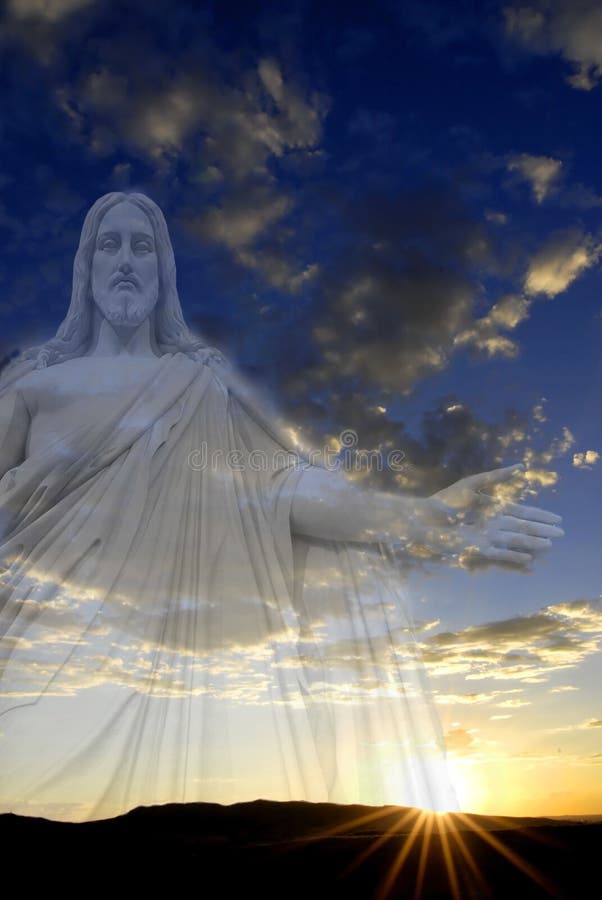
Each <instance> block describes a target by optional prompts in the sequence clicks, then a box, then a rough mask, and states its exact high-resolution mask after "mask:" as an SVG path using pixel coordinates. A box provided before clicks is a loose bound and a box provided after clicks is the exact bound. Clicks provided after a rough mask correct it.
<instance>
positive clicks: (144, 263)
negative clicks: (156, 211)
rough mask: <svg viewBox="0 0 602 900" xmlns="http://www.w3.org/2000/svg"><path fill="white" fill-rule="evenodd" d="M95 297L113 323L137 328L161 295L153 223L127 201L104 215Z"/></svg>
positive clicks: (94, 273) (95, 259)
mask: <svg viewBox="0 0 602 900" xmlns="http://www.w3.org/2000/svg"><path fill="white" fill-rule="evenodd" d="M91 275H92V296H93V298H94V301H95V303H96V305H97V306H98V307H99V309H100V311H101V312H102V314H103V316H104V317H105V318H106V319H107V320H108V321H109V322H110V323H111V324H112V325H125V326H128V325H129V326H131V327H136V326H138V325H140V324H141V323H142V322H144V320H145V319H146V318H147V317H148V316H149V315H150V313H151V312H152V310H153V308H154V306H155V304H156V302H157V300H158V297H159V263H158V258H157V250H156V246H155V236H154V234H153V226H152V224H151V222H150V219H149V218H148V216H147V215H146V213H145V212H144V211H143V210H141V209H139V207H137V206H135V205H134V204H133V203H129V202H128V201H122V202H121V203H118V204H117V205H116V206H113V207H112V209H110V210H109V211H108V212H107V213H106V214H105V215H104V216H103V218H102V220H101V222H100V225H99V227H98V234H97V235H96V246H95V248H94V255H93V257H92V273H91Z"/></svg>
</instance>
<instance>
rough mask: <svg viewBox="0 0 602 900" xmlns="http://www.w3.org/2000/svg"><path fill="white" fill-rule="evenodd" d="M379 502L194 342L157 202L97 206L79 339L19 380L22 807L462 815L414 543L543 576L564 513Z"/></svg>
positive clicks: (4, 665) (77, 290)
mask: <svg viewBox="0 0 602 900" xmlns="http://www.w3.org/2000/svg"><path fill="white" fill-rule="evenodd" d="M516 472H517V466H510V467H507V468H504V469H497V470H493V471H491V472H485V473H481V474H477V475H472V476H470V477H468V478H464V479H462V480H461V481H459V482H457V483H455V484H453V485H451V486H450V487H447V488H445V489H444V490H442V491H439V492H438V493H437V494H435V495H433V496H431V497H424V498H420V497H414V496H409V495H402V494H401V493H397V492H385V491H382V492H379V491H374V490H369V489H368V488H365V487H362V486H361V484H360V483H359V481H358V480H357V479H355V480H354V479H353V478H352V477H350V476H349V474H348V473H346V472H344V471H341V469H340V468H336V467H335V466H330V465H326V464H324V462H323V461H322V460H321V459H318V458H312V453H311V452H310V451H308V448H307V447H304V446H302V443H301V441H300V439H299V437H298V434H297V431H296V429H295V428H292V427H291V426H290V425H289V424H287V422H286V421H285V420H284V419H283V418H282V416H280V414H279V412H278V411H277V409H276V408H275V407H274V408H273V409H272V408H271V407H270V405H269V402H268V400H267V398H266V397H264V396H263V395H262V394H261V392H260V391H259V390H258V388H256V387H255V386H252V385H250V384H249V383H247V380H246V379H245V378H244V377H243V376H242V374H241V372H240V371H239V370H238V369H237V368H236V366H235V365H234V364H233V363H232V362H231V361H229V360H227V359H226V358H225V357H224V355H223V354H222V353H221V351H220V350H219V349H216V348H214V347H211V346H208V345H207V344H206V343H205V342H204V341H203V340H202V339H201V338H200V337H198V336H197V335H195V334H193V333H192V332H191V331H190V330H189V328H188V327H187V325H186V323H185V320H184V317H183V313H182V309H181V306H180V301H179V298H178V292H177V288H176V269H175V262H174V254H173V249H172V245H171V242H170V239H169V234H168V230H167V226H166V223H165V219H164V217H163V214H162V212H161V210H160V209H159V207H158V206H157V205H156V204H155V203H154V202H153V201H152V200H151V199H149V198H148V197H146V196H144V195H142V194H140V193H134V192H131V193H117V192H113V193H109V194H106V195H105V196H103V197H100V198H99V199H98V200H97V201H96V202H95V203H94V204H93V206H92V207H91V208H90V210H89V211H88V213H87V215H86V218H85V221H84V224H83V228H82V232H81V239H80V244H79V248H78V250H77V253H76V256H75V262H74V267H73V288H72V294H71V302H70V306H69V309H68V311H67V314H66V316H65V319H64V320H63V322H62V324H61V325H60V327H59V329H58V331H57V332H56V335H55V336H54V337H53V338H51V339H50V340H48V341H47V342H46V343H44V344H42V345H41V346H36V347H32V348H30V349H28V350H27V351H25V352H24V353H22V354H21V355H20V356H19V357H17V358H16V360H14V361H12V362H11V363H10V364H9V365H8V366H7V367H5V369H4V371H3V372H2V375H1V377H0V812H15V813H21V814H26V815H43V816H46V817H47V818H51V819H56V820H67V821H87V820H91V819H98V818H105V817H108V816H114V815H118V814H120V813H123V812H126V811H128V810H130V809H132V808H133V807H135V806H138V805H151V804H159V803H166V802H188V801H200V800H206V801H215V802H221V803H224V802H228V803H231V802H237V801H242V800H252V799H256V798H258V797H263V798H268V799H273V800H308V801H332V802H337V803H368V804H373V805H377V804H403V805H411V806H416V807H422V808H425V809H434V810H457V809H458V808H459V805H458V800H457V794H456V791H455V787H454V784H453V779H452V778H451V776H450V772H449V770H448V761H447V759H446V753H445V744H444V739H443V734H442V729H441V725H440V722H439V718H438V716H437V712H436V707H435V704H434V701H433V698H432V695H431V691H430V687H429V682H428V678H427V677H426V669H425V666H424V663H423V662H422V660H421V655H420V650H419V643H418V641H417V639H416V636H415V634H416V627H415V623H414V621H413V618H412V614H411V611H410V608H409V606H408V604H407V603H406V599H405V595H404V590H403V587H402V579H401V578H400V574H401V568H400V564H399V553H400V552H402V551H403V550H404V548H405V549H406V550H407V548H411V547H413V546H420V547H423V548H424V547H426V548H427V550H428V551H429V552H431V553H432V554H435V555H436V557H437V558H438V559H440V560H441V561H446V560H447V561H449V562H451V563H452V564H454V565H458V564H460V565H462V564H466V565H472V564H474V563H475V561H476V562H479V561H480V562H481V563H483V564H486V565H497V566H502V567H506V568H510V569H516V570H524V569H526V568H527V567H528V566H529V565H530V564H531V563H532V561H533V560H534V559H535V558H536V557H537V556H538V555H539V554H540V553H542V552H544V551H545V550H546V549H547V548H549V546H550V544H551V541H552V539H553V538H555V537H559V536H561V535H562V531H561V529H560V528H559V523H560V517H559V516H555V515H553V514H552V513H548V512H546V511H544V510H540V509H537V508H534V507H529V506H525V505H523V504H518V503H509V502H505V501H503V500H501V499H499V495H500V494H502V495H503V491H500V490H499V489H498V487H499V485H501V484H502V482H505V481H507V480H508V479H510V478H512V477H513V476H514V475H515V473H516Z"/></svg>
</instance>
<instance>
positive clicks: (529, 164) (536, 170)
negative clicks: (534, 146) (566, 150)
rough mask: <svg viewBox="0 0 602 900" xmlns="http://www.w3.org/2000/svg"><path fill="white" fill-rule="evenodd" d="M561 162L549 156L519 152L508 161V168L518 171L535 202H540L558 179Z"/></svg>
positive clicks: (511, 170)
mask: <svg viewBox="0 0 602 900" xmlns="http://www.w3.org/2000/svg"><path fill="white" fill-rule="evenodd" d="M561 169H562V162H561V161H560V160H559V159H554V158H553V157H551V156H531V155H530V154H528V153H520V154H518V155H516V156H512V157H511V158H510V159H509V161H508V170H509V171H510V172H518V173H519V174H520V175H521V176H522V178H523V179H524V180H525V181H527V182H528V183H529V184H530V186H531V190H532V191H533V196H534V197H535V201H536V202H537V203H541V202H542V201H543V200H544V199H545V198H546V197H547V195H548V194H549V193H550V191H551V190H552V188H553V186H554V184H555V182H556V181H557V180H558V177H559V175H560V171H561Z"/></svg>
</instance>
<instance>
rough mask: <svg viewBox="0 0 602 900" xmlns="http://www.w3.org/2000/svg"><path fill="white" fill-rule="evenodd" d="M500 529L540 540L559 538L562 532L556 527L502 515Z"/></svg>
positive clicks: (562, 534)
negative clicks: (528, 535) (539, 538)
mask: <svg viewBox="0 0 602 900" xmlns="http://www.w3.org/2000/svg"><path fill="white" fill-rule="evenodd" d="M499 526H500V529H501V530H503V531H513V532H516V533H518V534H530V535H533V536H534V537H541V538H561V537H563V536H564V531H563V530H562V528H559V527H558V526H557V525H549V524H547V523H545V522H539V521H533V520H531V519H520V518H519V517H518V516H512V515H505V514H504V515H502V516H501V517H500V520H499Z"/></svg>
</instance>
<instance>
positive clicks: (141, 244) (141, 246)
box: [134, 241, 153, 253]
mask: <svg viewBox="0 0 602 900" xmlns="http://www.w3.org/2000/svg"><path fill="white" fill-rule="evenodd" d="M134 249H135V250H136V252H137V253H151V252H152V249H153V248H152V247H151V245H150V244H149V242H148V241H136V244H135V245H134Z"/></svg>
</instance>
